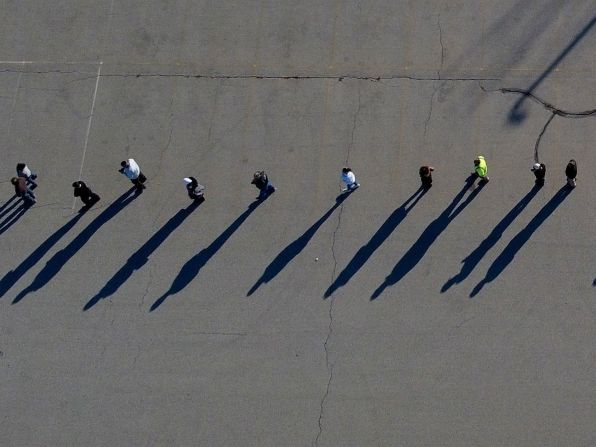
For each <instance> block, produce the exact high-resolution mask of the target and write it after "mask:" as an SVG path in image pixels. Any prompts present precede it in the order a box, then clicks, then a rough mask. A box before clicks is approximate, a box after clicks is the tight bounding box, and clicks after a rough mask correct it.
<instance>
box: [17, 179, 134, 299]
mask: <svg viewBox="0 0 596 447" xmlns="http://www.w3.org/2000/svg"><path fill="white" fill-rule="evenodd" d="M138 196H139V195H138V194H136V193H135V188H134V187H133V188H130V189H129V190H128V191H126V192H125V193H124V194H122V195H121V196H120V197H118V198H117V199H116V200H115V201H114V202H112V204H110V206H108V207H107V208H106V209H104V210H103V211H102V212H101V214H99V215H98V216H97V217H96V218H95V219H93V220H92V221H91V222H90V223H89V225H87V227H85V229H84V230H83V231H81V232H80V233H79V234H78V235H77V237H75V238H74V239H73V240H72V241H71V242H70V243H69V244H68V245H67V246H66V247H64V248H63V249H62V250H60V251H59V252H57V253H56V254H54V256H52V257H51V258H50V260H49V261H48V262H47V263H46V265H45V266H44V268H43V269H41V271H40V272H39V273H38V274H37V276H36V277H35V279H34V280H33V281H32V282H31V284H29V285H28V286H27V287H26V288H25V289H23V290H22V291H21V292H19V294H18V295H17V296H16V298H15V299H14V300H13V302H12V304H16V303H18V302H19V301H21V300H22V299H23V298H24V297H25V296H26V295H28V294H29V293H31V292H35V291H36V290H39V289H41V288H42V287H43V286H45V285H46V284H47V283H48V282H50V281H51V280H52V278H53V277H54V276H56V275H57V274H58V272H59V271H60V270H61V269H62V267H63V266H64V265H65V264H66V263H67V262H68V261H69V260H70V259H71V258H72V257H73V256H74V255H75V254H76V253H77V252H78V251H79V250H80V249H81V248H82V247H83V246H84V245H85V244H86V243H87V242H88V241H89V239H91V237H92V236H93V235H94V234H95V232H97V230H99V229H100V228H101V227H102V226H103V225H104V224H105V223H106V222H108V221H109V220H110V219H112V218H113V217H114V216H116V214H118V213H119V212H120V211H122V210H123V209H124V208H125V207H126V206H127V205H128V204H130V203H131V202H132V201H133V200H135V199H136V198H137V197H138Z"/></svg>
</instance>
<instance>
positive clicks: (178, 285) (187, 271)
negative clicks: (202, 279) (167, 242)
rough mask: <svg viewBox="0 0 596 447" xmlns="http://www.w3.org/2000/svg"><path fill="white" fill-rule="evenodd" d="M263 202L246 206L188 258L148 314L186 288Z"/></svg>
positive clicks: (255, 202)
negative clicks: (198, 250)
mask: <svg viewBox="0 0 596 447" xmlns="http://www.w3.org/2000/svg"><path fill="white" fill-rule="evenodd" d="M263 202H264V200H257V201H254V202H253V203H251V204H250V205H249V206H248V209H246V211H244V212H243V213H242V214H241V215H240V216H238V217H237V218H236V220H235V221H234V222H232V223H231V224H230V226H229V227H228V228H226V229H225V230H224V232H223V233H221V234H220V235H219V236H218V237H217V238H216V239H215V240H214V241H213V242H211V244H209V246H208V247H206V248H204V249H203V250H201V251H200V252H198V253H197V254H196V255H195V256H193V257H192V258H190V259H189V260H188V261H187V262H186V264H184V265H183V266H182V269H181V270H180V272H179V273H178V275H177V276H176V278H175V279H174V281H173V282H172V285H171V286H170V288H169V289H168V291H167V292H166V293H164V294H163V295H162V296H160V297H159V298H158V299H157V300H156V301H155V302H154V303H153V305H152V306H151V308H150V310H149V311H150V312H153V311H154V310H155V309H157V308H158V307H159V306H161V305H162V304H163V302H164V301H165V300H166V299H167V298H168V297H169V296H171V295H175V294H177V293H178V292H180V291H181V290H183V289H184V288H185V287H186V286H188V285H189V284H190V283H191V282H192V280H193V279H194V278H195V277H196V276H197V275H198V274H199V272H200V271H201V269H202V268H203V267H204V266H205V264H207V262H209V260H210V259H211V258H212V257H213V255H215V253H217V252H218V251H219V249H220V248H221V247H222V246H223V245H224V244H225V243H226V241H227V240H228V239H229V238H230V236H232V234H234V232H235V231H236V230H237V229H238V228H240V226H241V225H242V224H243V223H244V221H245V220H246V219H247V218H248V216H250V215H251V214H252V212H253V211H254V210H256V209H257V208H258V207H259V205H261V204H262V203H263Z"/></svg>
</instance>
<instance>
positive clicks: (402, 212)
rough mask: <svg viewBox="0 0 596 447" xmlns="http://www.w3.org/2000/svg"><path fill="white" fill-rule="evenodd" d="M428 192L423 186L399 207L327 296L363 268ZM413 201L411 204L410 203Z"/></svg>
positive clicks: (336, 281) (334, 282)
mask: <svg viewBox="0 0 596 447" xmlns="http://www.w3.org/2000/svg"><path fill="white" fill-rule="evenodd" d="M427 192H428V189H426V188H423V187H422V186H421V187H420V188H418V190H417V191H416V192H415V193H414V194H412V195H411V196H410V197H409V198H408V199H407V200H406V201H405V202H404V203H403V204H402V205H401V206H400V207H399V208H396V209H395V211H393V213H391V215H390V216H389V217H388V218H387V219H386V220H385V222H383V224H382V225H381V226H380V227H379V229H378V230H377V231H376V232H375V234H373V236H372V237H371V238H370V240H369V241H368V242H367V243H366V244H365V245H363V246H362V247H361V248H360V249H359V250H358V251H357V252H356V254H355V255H354V257H353V258H352V259H351V260H350V262H348V265H347V266H346V267H345V268H344V269H343V270H342V271H341V273H340V274H339V275H338V276H337V278H336V279H335V281H333V283H332V284H331V285H330V286H329V288H328V289H327V290H326V291H325V298H329V297H330V296H331V295H332V294H333V293H334V292H335V291H336V290H337V289H339V288H340V287H343V286H345V285H346V284H347V283H348V281H350V279H352V277H353V276H354V275H355V274H356V273H357V272H358V270H360V269H361V268H362V266H363V265H364V264H365V263H366V262H367V261H368V260H369V258H370V257H371V256H372V255H373V253H374V252H375V251H376V250H377V249H378V248H379V247H380V246H381V245H382V244H383V242H385V240H387V238H388V237H389V236H390V235H391V233H393V231H394V230H395V229H396V228H397V226H398V225H399V224H400V223H401V222H402V221H403V220H404V219H405V218H406V216H407V215H408V213H409V212H410V210H412V208H414V207H415V206H416V204H417V203H418V201H419V200H420V199H421V198H422V197H423V196H424V194H426V193H427ZM410 202H411V204H410ZM408 205H410V206H408Z"/></svg>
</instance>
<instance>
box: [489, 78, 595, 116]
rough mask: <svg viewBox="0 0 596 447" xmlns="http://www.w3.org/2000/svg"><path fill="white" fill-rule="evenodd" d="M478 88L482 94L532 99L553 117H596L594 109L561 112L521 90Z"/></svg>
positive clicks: (527, 91)
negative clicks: (495, 93) (516, 95)
mask: <svg viewBox="0 0 596 447" xmlns="http://www.w3.org/2000/svg"><path fill="white" fill-rule="evenodd" d="M480 88H481V89H482V91H484V92H488V93H490V92H501V93H503V94H506V93H514V94H518V95H522V96H524V97H527V98H530V99H532V100H533V101H534V102H536V103H538V104H542V106H543V107H544V108H545V109H546V110H548V111H550V112H551V113H553V114H554V115H558V116H562V117H564V118H586V117H589V116H596V109H589V110H583V111H580V112H571V111H569V110H563V109H559V108H558V107H555V106H554V105H553V104H551V103H549V102H547V101H545V100H543V99H542V98H540V97H538V96H536V95H535V94H534V93H532V92H531V91H529V90H524V89H521V88H507V87H504V88H499V89H496V90H489V89H487V88H486V87H484V86H483V85H480Z"/></svg>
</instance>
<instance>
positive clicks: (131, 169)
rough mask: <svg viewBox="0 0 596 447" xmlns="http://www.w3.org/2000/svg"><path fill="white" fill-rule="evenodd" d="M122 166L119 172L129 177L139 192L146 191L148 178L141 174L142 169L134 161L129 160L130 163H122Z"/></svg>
mask: <svg viewBox="0 0 596 447" xmlns="http://www.w3.org/2000/svg"><path fill="white" fill-rule="evenodd" d="M120 166H122V168H120V169H119V170H118V172H120V173H121V174H124V175H125V176H126V177H128V178H129V179H130V181H131V182H132V184H133V185H135V186H136V187H137V191H142V190H143V189H145V185H144V183H145V182H146V181H147V177H145V175H144V174H143V173H142V172H141V168H140V167H139V165H138V164H137V162H136V161H134V159H132V158H129V159H128V161H123V162H121V163H120Z"/></svg>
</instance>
